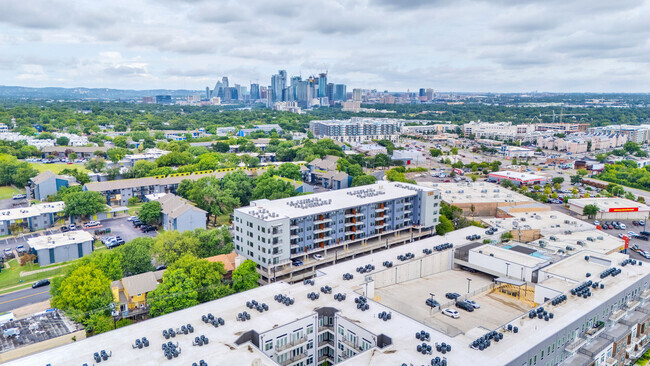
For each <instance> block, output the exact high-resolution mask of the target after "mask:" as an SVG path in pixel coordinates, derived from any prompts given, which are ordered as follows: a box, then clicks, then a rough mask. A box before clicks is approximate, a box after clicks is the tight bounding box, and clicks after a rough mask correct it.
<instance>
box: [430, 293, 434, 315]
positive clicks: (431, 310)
mask: <svg viewBox="0 0 650 366" xmlns="http://www.w3.org/2000/svg"><path fill="white" fill-rule="evenodd" d="M429 295H431V309H430V311H429V312H433V296H434V295H433V294H432V293H431V292H429Z"/></svg>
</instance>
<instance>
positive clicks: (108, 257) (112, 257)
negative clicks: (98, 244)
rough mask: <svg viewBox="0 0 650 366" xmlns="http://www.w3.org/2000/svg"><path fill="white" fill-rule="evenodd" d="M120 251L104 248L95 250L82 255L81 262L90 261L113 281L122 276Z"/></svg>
mask: <svg viewBox="0 0 650 366" xmlns="http://www.w3.org/2000/svg"><path fill="white" fill-rule="evenodd" d="M122 260H123V257H122V251H119V250H104V251H96V252H94V253H93V254H92V255H91V256H89V257H84V258H83V260H82V262H86V263H92V264H94V265H95V266H97V268H99V269H100V270H101V271H102V272H103V273H104V274H105V275H106V277H108V279H109V280H111V281H115V280H119V279H120V278H122V277H124V273H123V272H122Z"/></svg>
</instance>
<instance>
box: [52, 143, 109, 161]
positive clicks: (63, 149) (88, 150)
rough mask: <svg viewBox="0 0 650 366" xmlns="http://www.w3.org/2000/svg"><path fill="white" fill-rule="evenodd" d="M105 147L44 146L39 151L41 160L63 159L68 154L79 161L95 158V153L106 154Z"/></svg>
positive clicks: (106, 149)
mask: <svg viewBox="0 0 650 366" xmlns="http://www.w3.org/2000/svg"><path fill="white" fill-rule="evenodd" d="M108 149H109V148H108V147H107V146H46V147H43V149H42V150H41V153H42V156H41V157H43V158H46V157H48V156H49V155H53V156H55V157H57V158H65V157H67V156H68V154H70V153H72V152H73V153H75V154H77V157H78V158H79V159H90V158H93V157H94V156H95V152H96V151H101V152H102V153H104V154H105V153H106V151H108Z"/></svg>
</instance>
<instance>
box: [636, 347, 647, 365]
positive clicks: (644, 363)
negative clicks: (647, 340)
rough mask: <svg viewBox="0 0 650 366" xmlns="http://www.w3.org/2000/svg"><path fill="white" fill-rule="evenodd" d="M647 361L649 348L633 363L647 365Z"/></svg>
mask: <svg viewBox="0 0 650 366" xmlns="http://www.w3.org/2000/svg"><path fill="white" fill-rule="evenodd" d="M649 361H650V350H648V351H646V353H644V354H643V356H641V358H639V359H638V360H637V361H636V363H635V365H647V364H648V362H649Z"/></svg>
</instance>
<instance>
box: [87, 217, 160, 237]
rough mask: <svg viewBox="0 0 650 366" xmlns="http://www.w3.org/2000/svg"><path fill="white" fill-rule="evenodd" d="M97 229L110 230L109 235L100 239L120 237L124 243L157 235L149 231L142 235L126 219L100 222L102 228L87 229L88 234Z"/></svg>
mask: <svg viewBox="0 0 650 366" xmlns="http://www.w3.org/2000/svg"><path fill="white" fill-rule="evenodd" d="M97 229H111V232H110V233H109V234H104V235H101V237H106V236H120V237H122V239H124V241H126V242H129V241H130V240H133V239H135V238H139V237H150V238H153V237H155V236H156V235H157V234H158V233H157V232H155V231H151V232H148V233H142V232H141V231H140V230H138V229H137V228H135V227H133V225H132V224H131V222H130V221H128V220H127V217H121V218H119V219H112V220H105V221H102V226H101V227H99V228H93V229H88V230H87V231H88V232H89V233H94V231H95V230H97Z"/></svg>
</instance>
